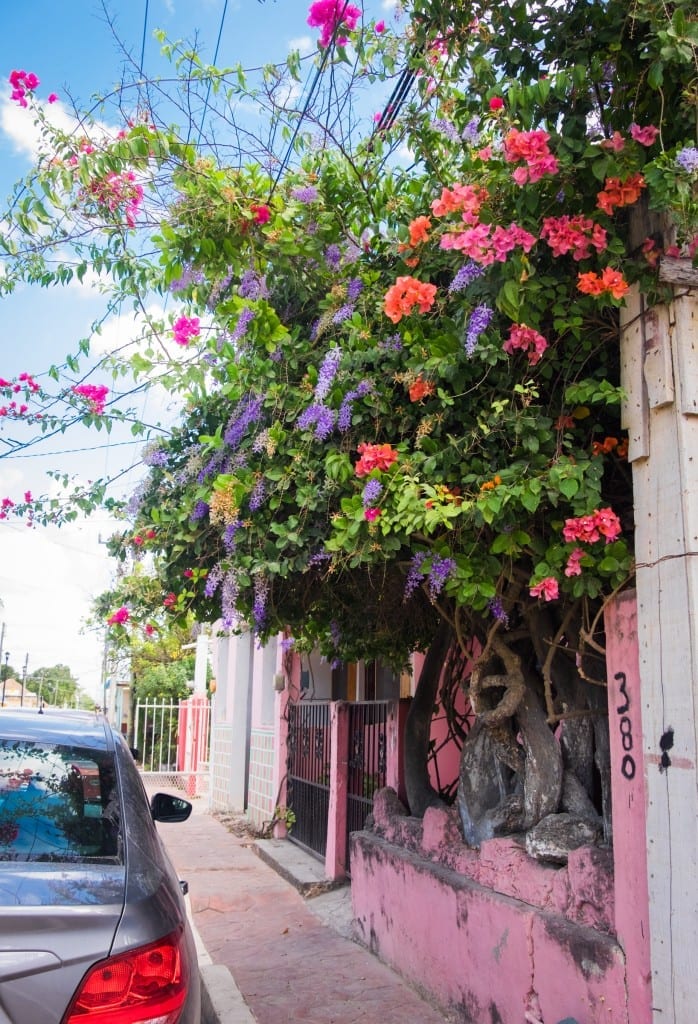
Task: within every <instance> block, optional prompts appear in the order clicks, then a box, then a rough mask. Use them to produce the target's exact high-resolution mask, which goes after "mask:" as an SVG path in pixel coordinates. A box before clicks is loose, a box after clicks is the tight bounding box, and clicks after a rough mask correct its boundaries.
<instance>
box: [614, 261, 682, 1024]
mask: <svg viewBox="0 0 698 1024" xmlns="http://www.w3.org/2000/svg"><path fill="white" fill-rule="evenodd" d="M683 262H685V263H687V261H683ZM673 280H674V287H673V301H672V302H671V303H670V304H669V305H667V306H658V307H655V308H653V309H645V307H644V300H643V297H642V295H640V293H639V292H638V291H637V289H635V290H634V291H633V293H632V294H631V295H630V296H629V298H630V301H629V302H628V303H627V306H626V308H625V309H624V310H623V311H622V317H621V366H622V369H621V383H622V385H623V387H624V388H625V390H626V393H627V401H626V402H625V404H624V409H623V419H624V423H623V425H624V426H625V427H626V428H627V430H628V435H629V451H628V458H629V460H630V461H631V463H632V467H633V486H634V506H635V527H636V529H635V550H636V560H637V596H638V640H639V649H640V650H639V654H640V678H641V701H642V733H643V759H644V766H643V767H644V772H645V784H646V792H647V876H648V882H649V903H650V907H649V921H650V942H651V967H652V1006H653V1021H654V1022H655V1024H660V1022H661V1024H688V1022H690V1021H693V1020H697V1019H698V1010H697V1009H696V1008H697V1007H698V971H697V970H696V966H695V964H696V950H697V949H698V870H697V869H698V863H697V857H698V774H697V769H696V764H697V757H696V748H697V733H698V289H696V288H695V287H692V286H691V285H685V284H683V283H680V282H681V280H685V279H681V278H679V277H676V276H675V277H674V278H673Z"/></svg>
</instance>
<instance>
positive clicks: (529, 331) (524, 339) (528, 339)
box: [502, 324, 548, 366]
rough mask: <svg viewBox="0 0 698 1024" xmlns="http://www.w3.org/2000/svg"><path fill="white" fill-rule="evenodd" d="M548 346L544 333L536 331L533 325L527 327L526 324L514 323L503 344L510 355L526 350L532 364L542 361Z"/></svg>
mask: <svg viewBox="0 0 698 1024" xmlns="http://www.w3.org/2000/svg"><path fill="white" fill-rule="evenodd" d="M547 347H548V343H547V341H546V340H545V338H544V337H543V335H542V334H539V333H538V331H534V330H533V328H532V327H527V326H526V324H513V325H512V327H511V330H510V331H509V337H508V338H507V340H506V341H505V342H504V344H503V345H502V348H503V349H504V351H505V352H506V353H507V355H510V356H511V355H513V354H514V352H517V351H521V352H525V353H526V355H527V356H528V361H529V363H530V364H531V366H535V365H536V363H537V362H540V359H541V357H542V355H543V353H544V352H545V350H546V348H547Z"/></svg>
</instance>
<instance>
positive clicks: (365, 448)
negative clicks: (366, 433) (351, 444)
mask: <svg viewBox="0 0 698 1024" xmlns="http://www.w3.org/2000/svg"><path fill="white" fill-rule="evenodd" d="M357 451H358V453H359V456H360V457H359V461H358V462H357V463H356V465H355V467H354V472H355V473H356V475H357V476H358V477H361V476H368V474H369V473H371V472H372V471H373V470H374V469H377V470H379V471H380V472H381V473H384V472H385V471H386V470H387V469H389V468H390V467H391V466H392V464H393V463H394V462H395V461H396V460H397V452H396V451H394V449H393V448H392V446H391V445H389V444H366V443H362V444H360V445H359V447H358V448H357Z"/></svg>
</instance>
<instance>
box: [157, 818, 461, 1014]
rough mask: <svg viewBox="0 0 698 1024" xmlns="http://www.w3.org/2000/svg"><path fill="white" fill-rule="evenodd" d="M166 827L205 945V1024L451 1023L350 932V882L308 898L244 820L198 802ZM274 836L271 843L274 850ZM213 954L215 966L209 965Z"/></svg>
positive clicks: (294, 854) (292, 851)
mask: <svg viewBox="0 0 698 1024" xmlns="http://www.w3.org/2000/svg"><path fill="white" fill-rule="evenodd" d="M158 827H159V830H160V832H161V835H162V836H163V839H164V841H165V843H166V845H167V847H168V851H169V853H170V856H171V858H172V860H173V862H174V864H175V867H176V868H177V871H178V872H179V874H180V877H181V878H184V879H186V880H187V881H188V883H189V897H190V902H191V909H192V914H193V919H194V924H195V927H196V929H197V931H198V933H199V936H200V938H201V940H202V942H203V946H204V947H205V953H202V963H203V964H204V967H203V976H204V980H205V985H206V988H207V989H208V993H207V1000H206V1001H207V1003H211V1002H212V1003H213V1004H214V1005H213V1007H210V1006H209V1009H208V1010H207V1015H206V1017H205V1019H204V1024H218V1022H220V1024H248V1022H249V1024H252V1022H253V1021H257V1022H258V1024H289V1022H293V1021H299V1022H300V1021H303V1022H305V1024H361V1022H365V1024H369V1022H371V1024H375V1022H380V1024H443V1022H444V1021H447V1020H449V1019H450V1018H448V1017H445V1016H444V1015H443V1014H442V1013H441V1012H440V1011H438V1010H437V1009H435V1008H434V1007H433V1006H431V1005H430V1004H429V1003H428V1002H426V1001H424V1000H423V999H422V998H420V996H419V995H418V993H417V992H415V991H414V989H412V988H411V987H410V985H408V984H407V983H406V982H405V981H404V980H403V979H402V978H401V977H400V976H399V975H397V974H396V973H395V972H394V971H392V970H391V969H390V968H388V967H387V966H385V965H384V964H382V963H381V962H380V961H379V960H378V959H377V958H376V957H374V956H373V955H372V954H371V953H370V952H368V950H366V949H365V948H363V947H362V946H360V945H358V944H357V943H355V942H353V941H352V940H351V939H350V938H347V937H346V935H347V933H348V932H349V931H350V927H351V924H350V918H351V901H350V893H349V889H348V887H346V886H345V887H343V888H342V889H341V890H339V891H335V892H332V893H328V894H327V895H319V896H315V897H313V898H304V897H303V896H301V895H300V893H299V892H298V891H297V889H296V888H295V887H294V885H292V884H291V883H290V882H289V881H287V880H286V879H285V878H283V877H282V876H281V875H280V874H279V873H278V871H277V870H274V869H273V868H272V867H270V866H269V865H268V864H267V863H265V861H264V860H262V858H261V857H260V856H259V855H258V854H257V853H255V852H254V849H253V846H252V844H253V843H254V837H253V836H252V835H251V834H250V833H249V832H248V831H247V830H246V829H245V827H244V823H243V822H242V821H241V820H240V819H232V818H231V819H228V820H227V821H226V822H224V820H219V818H217V817H214V816H212V815H210V814H208V813H205V812H203V811H202V810H200V809H199V808H197V810H196V811H195V813H194V814H192V816H191V818H190V819H189V821H188V822H185V823H184V824H182V825H159V826H158ZM275 842H276V841H273V840H269V841H267V846H268V848H269V845H270V844H274V843H275ZM262 845H265V844H264V843H263V844H262ZM276 845H277V846H278V845H280V846H282V847H284V848H285V851H286V852H287V853H288V856H287V857H286V861H287V862H289V863H290V862H292V861H293V860H294V858H295V860H296V861H297V862H298V863H299V864H300V865H301V866H302V861H303V860H306V861H310V862H312V863H310V864H309V865H308V866H309V868H310V869H311V871H312V870H313V869H315V870H317V868H316V867H315V863H314V858H308V857H306V855H305V854H302V853H299V851H298V850H297V849H296V848H295V847H293V846H292V844H290V843H289V842H288V841H287V840H282V841H280V842H279V843H277V844H276ZM271 852H272V853H273V848H272V850H271ZM291 870H292V871H293V870H294V869H293V867H291ZM311 908H314V909H311ZM327 920H329V921H331V922H332V924H331V925H330V924H328V923H326V922H327ZM208 958H210V961H211V962H212V965H213V966H212V967H208V966H206V961H207V960H208ZM226 968H227V970H228V971H230V974H231V975H232V978H233V979H234V985H232V984H231V983H230V979H229V978H228V976H227V974H226V971H225V969H226ZM236 989H237V990H239V991H236ZM216 1005H217V1006H218V1009H216Z"/></svg>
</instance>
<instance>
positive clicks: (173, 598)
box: [162, 591, 177, 608]
mask: <svg viewBox="0 0 698 1024" xmlns="http://www.w3.org/2000/svg"><path fill="white" fill-rule="evenodd" d="M162 603H163V604H164V606H165V608H171V607H172V606H173V605H175V604H177V595H176V594H173V593H172V591H170V593H169V594H167V595H166V596H165V597H164V598H163V601H162Z"/></svg>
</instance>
